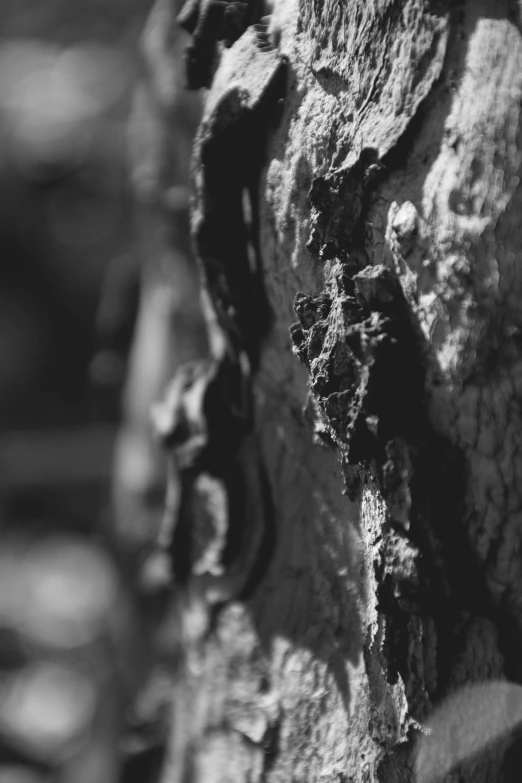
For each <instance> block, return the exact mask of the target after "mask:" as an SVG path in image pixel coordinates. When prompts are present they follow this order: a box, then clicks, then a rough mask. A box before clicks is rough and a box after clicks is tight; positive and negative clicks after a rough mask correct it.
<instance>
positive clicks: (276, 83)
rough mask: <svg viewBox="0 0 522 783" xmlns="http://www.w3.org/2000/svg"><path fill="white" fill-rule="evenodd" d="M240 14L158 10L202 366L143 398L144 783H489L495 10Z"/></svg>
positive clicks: (503, 704)
mask: <svg viewBox="0 0 522 783" xmlns="http://www.w3.org/2000/svg"><path fill="white" fill-rule="evenodd" d="M260 6H261V4H258V3H254V2H252V3H250V4H247V5H242V4H239V3H222V4H218V3H215V4H212V3H204V2H200V3H197V2H193V3H190V4H189V5H188V6H186V7H185V9H184V11H183V12H182V15H181V22H182V24H183V26H184V27H185V28H186V29H187V30H188V31H189V32H190V33H191V34H192V41H191V44H190V47H189V49H188V52H187V56H186V65H187V71H188V80H189V83H190V84H191V86H192V87H195V88H198V87H208V88H209V89H208V92H206V93H205V94H204V111H203V118H202V121H201V123H200V126H199V131H198V134H197V138H196V142H195V150H194V156H193V173H192V180H193V187H194V198H193V205H192V229H193V237H194V243H195V247H196V250H197V253H198V257H199V262H200V273H201V279H202V284H203V288H204V292H203V300H204V305H205V308H204V309H205V317H206V320H207V324H208V328H209V342H210V358H209V359H208V360H205V362H200V363H199V364H198V363H196V364H192V365H190V366H184V367H183V368H182V369H181V371H180V372H178V373H177V375H176V376H175V379H174V381H173V382H172V384H171V386H170V389H169V391H168V392H167V394H166V395H165V399H164V402H163V403H162V405H161V406H159V407H157V408H156V412H155V420H156V426H157V431H158V435H159V437H160V438H163V440H164V443H165V446H166V448H167V451H168V454H169V461H170V474H169V489H168V497H167V508H166V513H165V517H164V520H163V526H162V531H161V536H160V538H161V540H160V544H161V547H162V548H163V552H166V553H168V555H169V557H170V561H169V565H170V568H171V573H172V579H173V580H174V583H175V585H176V587H175V588H167V589H168V590H169V589H172V590H173V594H174V596H175V597H176V598H175V600H176V602H177V603H176V606H177V610H176V611H177V613H178V614H177V617H178V621H179V627H178V629H177V640H178V644H179V645H180V649H181V663H180V666H179V670H178V672H177V675H176V680H175V684H174V687H173V691H172V704H171V718H170V720H171V725H170V730H169V742H168V752H167V758H166V761H165V764H164V768H163V772H162V775H161V776H160V778H161V781H162V783H174V782H175V781H192V782H193V783H196V781H197V782H198V783H199V782H201V783H203V781H204V782H205V783H213V781H216V783H218V781H219V783H223V782H224V781H234V782H236V781H237V783H240V782H241V783H242V782H243V781H244V782H245V783H246V781H250V782H252V783H253V782H254V781H255V782H260V781H282V780H285V781H288V780H295V781H300V783H302V781H314V782H316V781H322V780H324V781H329V782H330V781H338V782H339V783H348V781H351V782H352V783H355V781H357V782H358V783H359V782H360V783H362V781H373V780H376V781H377V780H378V781H382V783H389V782H390V781H407V780H414V779H418V780H426V781H427V780H442V779H445V780H457V779H458V780H460V781H468V780H469V781H471V780H473V781H474V782H475V783H476V782H477V781H501V780H502V781H504V780H505V781H507V780H515V779H518V777H517V776H518V774H519V773H518V770H517V766H518V765H517V763H516V757H517V746H516V742H514V741H513V738H510V736H509V731H508V730H509V728H510V727H511V726H513V725H514V724H515V723H517V721H519V720H520V717H521V714H520V700H519V698H518V697H517V698H518V701H517V698H514V697H513V694H517V693H518V690H517V688H516V685H513V689H512V690H511V691H510V690H509V689H508V690H506V689H505V688H504V689H503V688H502V687H501V685H499V686H498V688H497V690H495V689H494V685H495V683H503V682H504V681H511V682H512V683H518V682H520V679H521V675H522V672H521V669H520V660H521V656H520V653H521V633H520V632H521V621H520V617H521V614H520V604H521V599H522V592H521V590H522V580H521V576H522V572H521V567H522V563H521V559H520V555H519V552H520V531H521V530H522V527H521V525H520V521H521V520H520V513H521V511H520V509H521V505H520V493H519V489H518V487H519V485H520V479H521V476H520V471H519V467H520V455H519V440H520V406H519V404H518V398H519V394H520V383H521V378H522V376H521V373H520V366H521V364H520V361H521V360H520V327H521V325H522V320H521V310H520V306H519V301H520V286H521V282H520V272H519V269H518V265H519V263H520V257H521V252H522V237H521V234H520V230H521V229H520V217H519V216H520V207H521V204H520V199H521V192H522V191H521V190H520V187H519V168H520V153H519V149H520V127H519V126H520V98H521V92H522V40H521V35H520V17H519V8H518V4H517V3H511V2H508V1H507V0H506V2H500V3H499V2H493V1H491V2H489V1H488V0H483V1H481V2H476V0H468V1H463V2H460V3H453V2H451V3H450V2H444V0H441V1H440V2H427V0H408V2H406V3H404V2H401V3H397V2H393V1H392V0H387V1H386V2H383V3H380V4H376V3H367V2H366V1H365V0H353V2H349V3H345V4H339V3H334V2H330V1H329V0H324V2H312V0H274V2H273V3H271V4H270V6H269V7H268V6H267V7H266V8H261V7H260ZM484 681H488V682H490V681H491V683H492V687H493V691H482V690H480V689H478V690H470V691H464V693H465V694H467V695H465V696H461V698H460V701H459V700H458V699H457V701H456V702H450V701H448V697H449V696H450V694H454V693H461V694H462V693H463V692H462V691H460V690H459V689H461V687H462V686H463V685H467V686H469V685H470V684H478V683H483V682H484ZM491 683H490V684H491ZM477 687H478V686H477ZM473 694H475V695H476V694H478V695H477V696H476V699H475V696H474V695H473ZM484 694H487V695H484ZM468 697H469V698H468ZM466 699H467V701H466ZM474 699H475V700H474ZM510 699H511V701H510ZM441 704H442V705H444V704H446V705H448V704H450V705H453V706H451V707H449V708H447V709H446V712H443V713H442V715H443V719H442V720H441V721H439V723H438V724H437V726H438V728H437V726H435V723H433V722H432V723H431V724H430V720H431V719H430V718H429V716H430V714H431V713H432V711H433V710H434V708H436V707H437V705H441ZM510 710H511V712H510ZM439 714H441V713H439ZM435 715H437V713H435ZM480 715H484V716H485V717H484V718H483V719H482V721H481V720H479V718H478V716H480ZM506 715H507V717H506ZM430 725H431V726H432V728H433V727H434V726H435V728H437V730H436V731H435V730H434V732H433V734H432V739H431V741H430V742H431V744H430V742H427V744H426V742H425V744H422V743H421V745H420V751H419V752H418V753H416V751H415V748H416V742H417V741H418V740H419V738H421V737H423V736H424V734H425V733H426V732H427V727H429V726H430ZM496 735H502V739H500V740H497V741H496V742H495V743H493V745H491V742H492V741H493V739H495V737H496ZM488 742H489V745H488V747H487V749H486V750H484V746H485V745H486V744H487V743H488ZM508 749H509V752H508ZM473 754H474V755H473ZM477 754H478V755H477ZM470 757H472V758H471V760H470ZM459 764H460V766H459ZM455 765H457V766H455ZM452 766H453V767H455V770H454V772H453V773H452V775H450V776H448V770H449V769H450V767H452Z"/></svg>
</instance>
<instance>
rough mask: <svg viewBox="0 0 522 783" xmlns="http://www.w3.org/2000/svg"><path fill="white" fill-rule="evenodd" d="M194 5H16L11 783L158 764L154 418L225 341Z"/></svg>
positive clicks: (6, 508)
mask: <svg viewBox="0 0 522 783" xmlns="http://www.w3.org/2000/svg"><path fill="white" fill-rule="evenodd" d="M176 10H177V9H176V7H175V3H172V2H170V0H157V2H156V4H155V5H153V3H152V2H151V1H149V0H74V2H71V0H2V2H1V4H0V277H1V284H0V429H1V437H0V513H1V520H2V526H1V536H2V547H1V550H0V783H7V782H8V781H9V783H34V781H37V780H38V781H39V780H60V781H75V783H76V782H78V783H83V781H85V783H87V782H88V781H92V782H93V783H103V782H104V781H107V782H108V781H117V780H120V779H121V780H140V781H146V780H156V779H157V775H158V774H159V772H158V770H159V766H160V763H161V757H162V753H163V745H164V737H165V732H166V722H167V718H166V713H167V712H168V695H169V682H170V680H169V678H170V677H171V674H170V673H169V672H168V671H166V670H165V669H164V668H162V666H161V665H158V664H157V661H158V649H157V645H156V646H155V639H156V638H159V637H161V638H162V639H163V644H164V645H165V638H170V639H171V638H172V634H171V630H172V625H173V623H174V624H175V621H174V620H173V618H172V617H170V618H169V617H168V611H167V626H168V628H169V629H170V630H169V631H168V632H167V633H165V632H164V629H163V630H160V631H158V629H157V627H156V624H155V623H156V619H157V616H158V612H156V611H155V610H154V609H153V610H151V608H150V605H149V604H146V602H145V604H144V599H143V597H142V596H141V595H140V593H139V589H138V588H137V587H136V582H137V579H136V573H135V571H136V570H137V569H138V568H139V564H140V563H141V561H143V560H145V559H146V557H147V553H148V551H149V550H150V549H151V548H153V547H154V543H155V540H156V535H157V531H158V529H159V525H160V523H161V515H162V508H163V495H164V482H165V477H164V470H165V467H164V461H163V457H162V455H161V454H160V452H159V450H158V448H157V447H156V444H155V443H154V441H153V438H152V436H151V428H150V422H149V413H150V407H151V404H152V403H153V402H154V401H155V400H156V399H157V398H158V397H159V396H160V394H161V391H162V389H163V388H164V386H165V384H166V383H167V381H168V379H169V377H170V375H171V374H172V372H173V371H174V369H175V367H176V366H177V364H178V363H180V362H183V361H186V360H187V359H191V358H194V357H195V356H198V355H201V354H202V353H203V352H205V350H206V344H205V337H204V330H203V326H202V321H201V316H200V313H199V308H198V300H197V282H196V274H195V268H194V263H193V260H192V258H191V253H190V239H189V229H188V202H189V196H188V170H189V160H190V149H191V141H192V136H193V134H194V131H195V127H196V125H197V121H198V117H199V100H198V97H197V96H194V95H190V94H188V93H186V92H185V91H184V89H183V74H182V66H181V52H182V46H183V41H182V40H181V38H180V33H179V32H178V30H177V28H176V25H175V21H174V19H175V13H176ZM145 600H146V599H145ZM144 607H145V608H144ZM162 612H163V609H162ZM160 614H161V612H160ZM162 616H164V612H163V615H162ZM169 633H170V636H169ZM167 647H168V643H167ZM171 653H172V650H170V652H169V654H168V655H167V656H166V658H170V661H171V662H172V658H173V656H172V654H171Z"/></svg>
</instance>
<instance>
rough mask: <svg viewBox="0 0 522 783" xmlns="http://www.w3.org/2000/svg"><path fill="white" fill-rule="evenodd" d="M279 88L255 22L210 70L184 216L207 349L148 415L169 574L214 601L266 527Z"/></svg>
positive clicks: (243, 569) (257, 563)
mask: <svg viewBox="0 0 522 783" xmlns="http://www.w3.org/2000/svg"><path fill="white" fill-rule="evenodd" d="M284 86H285V61H284V59H283V58H281V57H280V56H279V55H278V54H276V53H274V52H268V51H265V50H264V49H262V48H260V46H259V37H258V34H257V32H256V31H255V30H248V31H247V32H246V33H245V34H244V35H243V36H242V38H241V40H240V41H238V42H237V44H236V45H235V46H234V47H233V48H232V50H230V52H228V53H227V55H225V56H224V57H223V59H222V63H221V66H220V69H219V71H218V72H217V74H216V77H215V86H214V89H213V90H212V93H211V95H210V96H209V99H208V100H207V104H206V108H205V112H204V116H203V120H202V123H201V126H200V129H199V133H198V138H197V141H196V149H195V154H194V164H193V165H194V170H195V171H196V172H197V179H196V195H195V201H194V208H193V215H192V229H193V236H194V240H195V245H196V249H197V252H198V257H199V260H200V263H201V274H202V278H203V283H204V286H205V295H206V296H207V297H208V298H207V316H208V318H209V329H210V334H209V337H210V342H211V347H212V358H211V359H210V360H208V361H206V362H197V363H193V364H190V365H187V366H185V367H183V368H181V370H180V371H179V372H178V374H177V376H176V378H175V379H174V381H173V383H172V384H171V387H170V390H169V392H168V394H167V396H166V399H165V401H164V403H163V405H162V406H158V407H157V409H156V415H155V419H156V425H157V430H158V433H159V435H160V437H161V439H162V440H163V442H164V444H165V446H166V447H168V448H169V450H170V453H171V460H172V475H171V480H170V485H169V497H168V507H167V511H166V519H165V524H164V529H163V533H162V537H163V538H162V541H161V544H162V546H164V547H169V548H170V549H171V551H172V565H173V572H174V575H175V577H176V579H177V580H178V581H179V582H180V583H181V584H185V583H186V582H187V580H188V579H189V577H190V576H194V577H197V578H198V581H199V582H200V583H201V585H202V586H203V590H204V593H206V595H207V597H210V596H212V600H213V601H222V600H224V599H225V598H227V599H229V598H231V597H232V596H234V595H239V594H241V595H243V596H245V595H246V594H248V593H249V592H250V590H251V589H253V587H254V586H255V584H256V582H257V581H258V579H259V578H260V576H261V575H262V572H263V568H264V566H266V562H265V561H266V557H267V552H268V548H269V545H270V542H271V538H272V532H273V531H272V526H273V521H272V519H271V500H270V490H269V484H268V481H267V478H266V475H265V473H264V468H263V466H262V463H261V460H260V457H259V454H258V451H259V449H258V446H257V445H256V440H255V438H253V437H252V432H253V430H254V427H255V417H254V411H253V400H252V378H253V376H252V373H253V372H255V370H256V367H257V364H258V361H259V351H260V343H261V339H262V337H263V335H264V334H265V333H266V331H267V327H268V309H267V302H266V297H265V295H264V287H263V281H262V278H261V275H260V267H259V251H258V246H257V230H258V229H257V221H258V216H257V190H258V187H259V184H258V183H259V172H260V167H261V165H262V162H263V139H264V138H265V136H266V134H267V132H268V127H269V124H270V122H272V121H273V118H274V108H275V107H276V105H277V101H278V99H279V98H280V97H281V96H282V95H283V94H284ZM247 520H248V522H247Z"/></svg>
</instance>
